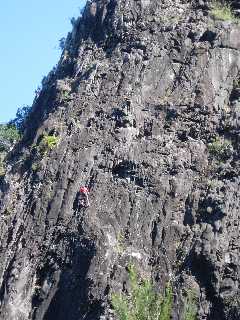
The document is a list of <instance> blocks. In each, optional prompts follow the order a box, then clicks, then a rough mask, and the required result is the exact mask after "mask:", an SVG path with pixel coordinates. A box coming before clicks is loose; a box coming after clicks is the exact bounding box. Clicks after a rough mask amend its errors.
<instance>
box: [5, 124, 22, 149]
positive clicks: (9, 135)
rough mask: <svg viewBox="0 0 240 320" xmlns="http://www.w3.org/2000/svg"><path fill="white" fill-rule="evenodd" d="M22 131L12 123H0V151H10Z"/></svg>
mask: <svg viewBox="0 0 240 320" xmlns="http://www.w3.org/2000/svg"><path fill="white" fill-rule="evenodd" d="M19 138H20V133H19V131H18V129H17V128H16V126H14V125H11V124H1V125H0V152H3V151H6V152H7V151H9V150H10V149H11V146H12V144H13V143H14V142H16V141H18V140H19Z"/></svg>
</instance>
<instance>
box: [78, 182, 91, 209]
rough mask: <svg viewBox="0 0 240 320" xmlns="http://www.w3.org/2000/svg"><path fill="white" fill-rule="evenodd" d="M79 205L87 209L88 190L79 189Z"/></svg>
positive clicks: (84, 188) (88, 204)
mask: <svg viewBox="0 0 240 320" xmlns="http://www.w3.org/2000/svg"><path fill="white" fill-rule="evenodd" d="M79 192H80V204H81V205H82V206H83V207H86V208H87V207H89V206H90V203H89V199H88V194H89V189H88V188H87V187H81V188H80V190H79Z"/></svg>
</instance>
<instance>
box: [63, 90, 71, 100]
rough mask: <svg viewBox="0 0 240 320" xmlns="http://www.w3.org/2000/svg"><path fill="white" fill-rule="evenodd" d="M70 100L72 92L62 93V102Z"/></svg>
mask: <svg viewBox="0 0 240 320" xmlns="http://www.w3.org/2000/svg"><path fill="white" fill-rule="evenodd" d="M70 98H71V96H70V92H69V91H67V90H65V91H63V93H62V100H63V101H68V100H70Z"/></svg>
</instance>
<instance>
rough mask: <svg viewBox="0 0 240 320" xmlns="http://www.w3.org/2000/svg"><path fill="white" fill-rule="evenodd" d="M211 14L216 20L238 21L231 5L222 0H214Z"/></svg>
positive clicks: (239, 20)
mask: <svg viewBox="0 0 240 320" xmlns="http://www.w3.org/2000/svg"><path fill="white" fill-rule="evenodd" d="M211 14H212V16H213V17H214V19H216V20H223V21H232V22H237V23H239V22H240V19H239V18H237V17H236V16H235V15H234V13H233V11H232V8H231V6H230V5H229V4H227V3H226V2H224V1H214V2H213V6H212V10H211Z"/></svg>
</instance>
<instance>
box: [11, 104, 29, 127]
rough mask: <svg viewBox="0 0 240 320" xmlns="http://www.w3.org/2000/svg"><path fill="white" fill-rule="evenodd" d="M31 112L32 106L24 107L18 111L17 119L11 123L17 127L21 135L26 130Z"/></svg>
mask: <svg viewBox="0 0 240 320" xmlns="http://www.w3.org/2000/svg"><path fill="white" fill-rule="evenodd" d="M30 111H31V107H30V106H23V107H21V108H18V109H17V113H16V118H15V119H13V120H11V121H10V122H9V124H10V125H12V126H15V127H16V128H17V129H18V130H19V132H20V133H23V132H24V130H25V123H26V120H27V118H28V116H29V113H30Z"/></svg>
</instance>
